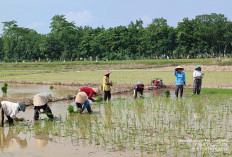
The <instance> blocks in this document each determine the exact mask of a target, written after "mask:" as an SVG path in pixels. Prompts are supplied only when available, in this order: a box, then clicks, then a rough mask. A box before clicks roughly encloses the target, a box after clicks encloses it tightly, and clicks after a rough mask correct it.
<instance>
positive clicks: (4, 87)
mask: <svg viewBox="0 0 232 157" xmlns="http://www.w3.org/2000/svg"><path fill="white" fill-rule="evenodd" d="M7 86H8V84H7V83H4V85H3V87H2V92H3V93H7Z"/></svg>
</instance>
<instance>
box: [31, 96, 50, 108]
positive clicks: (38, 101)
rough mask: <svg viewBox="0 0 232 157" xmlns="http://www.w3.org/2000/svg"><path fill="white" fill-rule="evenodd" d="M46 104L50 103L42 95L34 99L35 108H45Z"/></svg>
mask: <svg viewBox="0 0 232 157" xmlns="http://www.w3.org/2000/svg"><path fill="white" fill-rule="evenodd" d="M46 103H48V100H47V98H45V96H42V95H40V94H37V95H35V96H34V98H33V104H34V106H43V105H45V104H46Z"/></svg>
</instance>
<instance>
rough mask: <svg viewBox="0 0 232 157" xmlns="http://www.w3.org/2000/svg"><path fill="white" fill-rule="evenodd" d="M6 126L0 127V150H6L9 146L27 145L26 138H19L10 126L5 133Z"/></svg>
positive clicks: (24, 146) (23, 146)
mask: <svg viewBox="0 0 232 157" xmlns="http://www.w3.org/2000/svg"><path fill="white" fill-rule="evenodd" d="M6 130H7V129H6V128H5V129H4V128H0V149H1V150H2V151H5V150H8V149H10V148H17V147H20V148H21V149H24V148H26V147H27V140H26V139H25V138H24V139H22V138H20V137H19V136H18V135H19V134H18V132H17V131H15V130H14V129H12V128H9V130H8V132H7V134H6V135H5V133H6Z"/></svg>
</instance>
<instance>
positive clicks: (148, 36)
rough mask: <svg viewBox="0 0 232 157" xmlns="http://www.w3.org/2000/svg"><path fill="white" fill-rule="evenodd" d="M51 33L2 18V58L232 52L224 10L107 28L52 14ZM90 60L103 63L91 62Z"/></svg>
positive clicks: (229, 24) (215, 54)
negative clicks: (177, 19)
mask: <svg viewBox="0 0 232 157" xmlns="http://www.w3.org/2000/svg"><path fill="white" fill-rule="evenodd" d="M50 28H51V32H50V33H48V34H46V35H43V34H39V33H37V32H36V31H35V30H32V29H28V28H23V27H19V26H18V24H17V22H16V21H7V22H3V35H2V36H1V37H0V58H1V61H5V62H19V61H24V60H26V61H33V62H35V61H37V62H40V61H42V60H43V61H46V62H49V63H50V61H54V60H60V61H75V60H78V61H80V60H81V61H85V60H89V61H91V60H92V61H95V60H107V61H108V60H131V59H133V60H136V59H154V58H157V59H161V58H203V57H204V58H207V57H218V56H231V55H232V54H231V52H232V44H231V43H232V22H231V21H229V20H228V19H227V17H225V16H224V15H223V14H215V13H213V14H206V15H199V16H196V17H195V18H194V19H191V20H190V19H188V18H185V19H183V21H181V22H179V23H178V26H177V28H173V27H171V26H169V25H168V24H167V20H166V19H163V18H156V19H154V20H153V21H152V22H151V24H149V25H148V26H147V27H143V21H142V20H136V21H135V22H131V23H130V24H129V25H128V26H118V27H114V28H109V29H105V28H104V27H97V28H92V27H89V26H85V27H82V26H80V27H76V26H75V23H73V22H68V21H67V20H66V18H65V16H64V15H55V16H54V17H53V18H52V21H51V25H50ZM93 64H101V63H100V62H95V63H93Z"/></svg>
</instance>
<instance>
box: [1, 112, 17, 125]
mask: <svg viewBox="0 0 232 157" xmlns="http://www.w3.org/2000/svg"><path fill="white" fill-rule="evenodd" d="M1 115H2V127H4V111H3V110H2V114H1ZM6 117H7V119H8V122H9V125H10V126H11V125H13V122H14V120H13V119H12V118H11V117H10V116H6Z"/></svg>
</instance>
